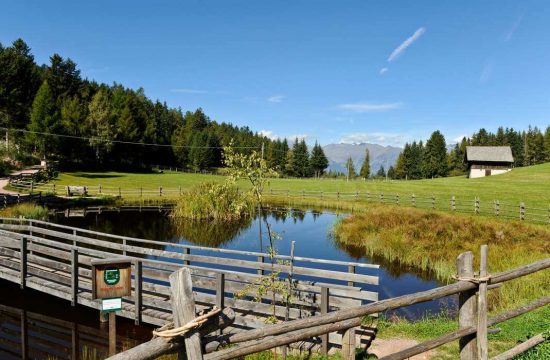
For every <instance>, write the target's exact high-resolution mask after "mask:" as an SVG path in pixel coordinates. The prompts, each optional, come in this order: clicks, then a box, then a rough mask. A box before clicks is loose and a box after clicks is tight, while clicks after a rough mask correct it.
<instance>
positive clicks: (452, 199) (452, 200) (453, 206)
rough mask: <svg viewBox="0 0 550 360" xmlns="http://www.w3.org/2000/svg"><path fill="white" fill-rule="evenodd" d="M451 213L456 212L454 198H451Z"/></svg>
mask: <svg viewBox="0 0 550 360" xmlns="http://www.w3.org/2000/svg"><path fill="white" fill-rule="evenodd" d="M451 211H456V198H455V196H454V195H453V196H451Z"/></svg>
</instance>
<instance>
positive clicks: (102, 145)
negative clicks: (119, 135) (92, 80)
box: [87, 88, 115, 163]
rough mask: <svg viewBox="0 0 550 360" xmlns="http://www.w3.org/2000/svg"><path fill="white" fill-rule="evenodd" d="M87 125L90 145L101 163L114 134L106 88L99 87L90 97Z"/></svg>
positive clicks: (108, 149) (110, 146)
mask: <svg viewBox="0 0 550 360" xmlns="http://www.w3.org/2000/svg"><path fill="white" fill-rule="evenodd" d="M87 126H88V128H89V133H90V135H91V137H90V145H91V146H92V148H93V149H94V150H95V155H96V159H97V160H98V161H99V162H100V163H101V162H103V160H104V158H105V155H106V154H108V153H109V152H110V151H111V150H112V147H113V140H114V136H115V132H114V129H113V119H112V113H111V105H110V99H109V92H108V90H107V89H106V88H101V89H100V90H99V91H98V92H97V93H96V94H95V95H94V97H93V98H92V101H91V102H90V105H89V106H88V118H87Z"/></svg>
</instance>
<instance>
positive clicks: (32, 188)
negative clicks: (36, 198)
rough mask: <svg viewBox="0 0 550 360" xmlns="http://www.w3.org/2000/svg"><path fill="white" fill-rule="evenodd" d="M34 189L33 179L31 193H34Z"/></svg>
mask: <svg viewBox="0 0 550 360" xmlns="http://www.w3.org/2000/svg"><path fill="white" fill-rule="evenodd" d="M33 191H34V181H33V180H31V194H32V193H33Z"/></svg>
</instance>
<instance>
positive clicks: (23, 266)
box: [19, 236, 27, 289]
mask: <svg viewBox="0 0 550 360" xmlns="http://www.w3.org/2000/svg"><path fill="white" fill-rule="evenodd" d="M19 251H20V253H19V272H20V274H19V276H20V282H19V285H20V287H21V289H24V288H25V285H26V280H27V237H26V236H23V237H22V238H21V244H20V248H19Z"/></svg>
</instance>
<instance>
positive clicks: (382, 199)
mask: <svg viewBox="0 0 550 360" xmlns="http://www.w3.org/2000/svg"><path fill="white" fill-rule="evenodd" d="M380 202H381V203H383V202H384V193H380Z"/></svg>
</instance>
